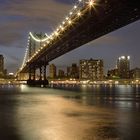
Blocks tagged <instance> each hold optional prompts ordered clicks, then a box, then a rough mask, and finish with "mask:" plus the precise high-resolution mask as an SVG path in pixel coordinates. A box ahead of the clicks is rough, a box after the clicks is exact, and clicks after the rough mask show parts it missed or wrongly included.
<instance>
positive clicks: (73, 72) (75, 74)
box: [67, 63, 79, 79]
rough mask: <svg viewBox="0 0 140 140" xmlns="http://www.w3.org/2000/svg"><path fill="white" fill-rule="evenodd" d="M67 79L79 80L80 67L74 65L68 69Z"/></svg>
mask: <svg viewBox="0 0 140 140" xmlns="http://www.w3.org/2000/svg"><path fill="white" fill-rule="evenodd" d="M67 77H68V78H76V79H77V78H79V67H78V66H77V64H75V63H73V64H72V66H71V67H67Z"/></svg>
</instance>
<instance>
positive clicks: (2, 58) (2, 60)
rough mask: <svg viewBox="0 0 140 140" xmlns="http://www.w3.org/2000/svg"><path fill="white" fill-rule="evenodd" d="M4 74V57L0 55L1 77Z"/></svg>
mask: <svg viewBox="0 0 140 140" xmlns="http://www.w3.org/2000/svg"><path fill="white" fill-rule="evenodd" d="M2 76H4V57H3V55H0V77H2Z"/></svg>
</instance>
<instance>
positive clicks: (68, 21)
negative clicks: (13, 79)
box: [19, 0, 97, 72]
mask: <svg viewBox="0 0 140 140" xmlns="http://www.w3.org/2000/svg"><path fill="white" fill-rule="evenodd" d="M96 4H97V3H96V0H78V2H77V3H76V4H75V5H74V6H73V8H72V10H71V11H70V12H69V15H68V16H66V17H65V19H64V20H63V21H62V22H61V24H60V25H59V26H58V27H57V28H56V30H55V31H54V32H53V33H52V34H51V35H50V36H49V35H47V34H45V37H44V38H43V39H40V38H39V37H36V36H34V35H33V33H31V32H30V33H29V38H28V44H27V48H26V51H25V55H24V59H23V63H22V65H21V68H20V70H19V72H20V71H22V70H23V68H24V67H25V66H26V65H27V63H28V62H30V61H32V59H33V58H34V57H35V56H36V55H37V54H38V53H39V52H40V51H41V50H43V49H44V48H45V47H47V45H49V44H50V43H51V41H53V40H54V39H56V38H58V37H59V36H60V35H61V34H62V33H63V32H64V31H65V30H66V29H67V28H68V27H70V26H72V24H74V21H75V20H76V19H77V18H82V15H83V14H84V12H86V10H88V9H91V8H94V6H95V5H96ZM85 6H86V8H84V7H85ZM30 39H33V40H34V41H36V42H39V43H43V45H42V46H41V47H40V48H39V49H38V50H37V51H36V52H35V53H34V54H33V56H31V57H30V58H29V59H28V60H27V57H28V51H29V45H30Z"/></svg>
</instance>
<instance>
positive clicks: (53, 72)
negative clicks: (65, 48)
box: [49, 64, 56, 78]
mask: <svg viewBox="0 0 140 140" xmlns="http://www.w3.org/2000/svg"><path fill="white" fill-rule="evenodd" d="M49 72H50V75H49V77H50V78H56V66H55V65H54V64H50V69H49Z"/></svg>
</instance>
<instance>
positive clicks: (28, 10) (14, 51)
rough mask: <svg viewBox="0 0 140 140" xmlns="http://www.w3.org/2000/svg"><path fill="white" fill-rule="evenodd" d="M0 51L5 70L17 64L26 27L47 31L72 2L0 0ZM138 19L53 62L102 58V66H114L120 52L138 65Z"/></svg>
mask: <svg viewBox="0 0 140 140" xmlns="http://www.w3.org/2000/svg"><path fill="white" fill-rule="evenodd" d="M0 2H1V4H0V9H1V10H0V20H1V21H2V22H1V23H0V29H1V32H2V33H3V36H1V37H0V47H1V49H0V54H3V55H4V57H5V60H6V62H5V63H6V68H7V69H8V72H16V70H17V69H18V68H19V67H20V66H21V64H22V60H23V57H24V53H25V49H26V46H27V37H28V33H29V32H30V31H33V32H34V31H35V32H36V31H38V32H41V31H42V32H44V31H45V32H47V33H48V34H50V33H51V32H52V31H53V30H54V29H55V28H56V27H57V25H59V23H60V22H61V21H62V20H63V19H64V17H65V16H66V15H67V14H68V13H69V10H70V9H71V8H72V6H73V5H74V3H75V1H74V0H73V1H72V0H47V2H46V1H45V0H40V1H39V2H38V1H36V0H34V1H33V0H31V1H30V2H28V1H27V0H24V1H22V2H20V3H19V2H18V1H12V0H11V1H8V0H0ZM139 36H140V21H137V22H134V23H132V24H129V25H128V26H125V27H123V28H121V29H119V30H117V31H114V32H112V33H109V34H107V35H105V36H103V37H101V38H99V39H97V40H94V41H92V42H90V43H88V44H86V45H84V46H82V47H80V48H78V49H75V50H73V51H71V52H69V53H67V54H65V55H63V56H61V57H59V58H57V59H55V60H54V61H52V62H51V63H54V64H56V65H60V66H63V65H66V64H71V63H72V62H78V61H79V60H80V59H84V58H85V59H89V58H94V59H103V60H104V62H105V66H106V67H105V69H106V70H107V69H110V68H113V67H115V65H114V64H115V62H116V59H117V58H118V57H119V56H121V55H130V57H131V61H132V63H131V64H132V65H131V67H132V68H133V67H140V63H139V62H140V57H139V51H140V47H139V45H140V43H139Z"/></svg>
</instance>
